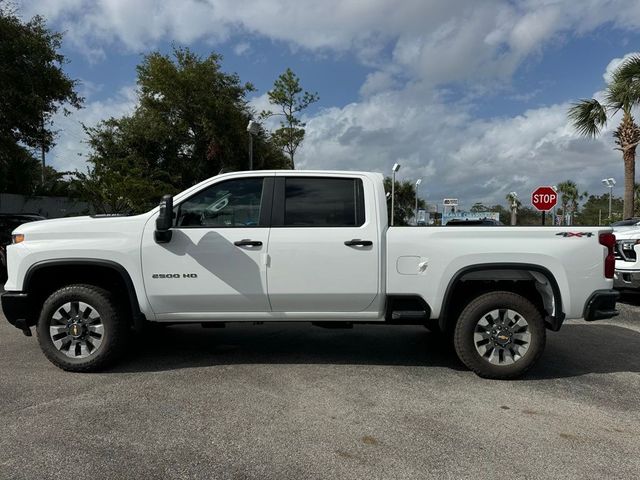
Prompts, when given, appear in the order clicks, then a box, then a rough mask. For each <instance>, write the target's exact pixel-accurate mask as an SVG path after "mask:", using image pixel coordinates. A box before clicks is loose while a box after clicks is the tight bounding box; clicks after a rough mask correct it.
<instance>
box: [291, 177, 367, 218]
mask: <svg viewBox="0 0 640 480" xmlns="http://www.w3.org/2000/svg"><path fill="white" fill-rule="evenodd" d="M363 223H364V195H363V192H362V181H361V180H359V179H351V178H293V177H290V178H287V179H286V182H285V206H284V226H287V227H359V226H360V225H362V224H363Z"/></svg>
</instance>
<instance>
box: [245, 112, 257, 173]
mask: <svg viewBox="0 0 640 480" xmlns="http://www.w3.org/2000/svg"><path fill="white" fill-rule="evenodd" d="M247 132H249V170H253V136H254V135H257V134H258V133H260V124H259V123H258V122H254V121H253V120H249V124H248V125H247Z"/></svg>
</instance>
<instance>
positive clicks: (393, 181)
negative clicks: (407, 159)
mask: <svg viewBox="0 0 640 480" xmlns="http://www.w3.org/2000/svg"><path fill="white" fill-rule="evenodd" d="M398 170H400V164H399V163H394V164H393V167H392V168H391V171H392V172H393V173H392V175H391V226H392V227H393V221H394V219H395V218H394V217H395V210H394V209H395V200H396V172H397V171H398Z"/></svg>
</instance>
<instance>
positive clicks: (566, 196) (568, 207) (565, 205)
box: [558, 180, 587, 224]
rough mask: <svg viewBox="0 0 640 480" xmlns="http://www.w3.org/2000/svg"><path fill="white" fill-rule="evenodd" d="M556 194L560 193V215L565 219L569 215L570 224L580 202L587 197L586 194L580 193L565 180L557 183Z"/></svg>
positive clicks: (573, 183)
mask: <svg viewBox="0 0 640 480" xmlns="http://www.w3.org/2000/svg"><path fill="white" fill-rule="evenodd" d="M558 192H559V193H560V204H561V205H562V215H563V217H564V218H565V221H566V216H567V215H569V216H570V218H571V223H572V224H573V219H574V216H575V214H576V213H577V212H578V206H579V204H580V202H581V201H582V200H583V199H584V198H586V197H587V192H583V193H580V192H579V190H578V186H577V185H576V183H575V182H574V181H572V180H565V181H564V182H560V183H558Z"/></svg>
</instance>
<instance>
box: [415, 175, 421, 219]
mask: <svg viewBox="0 0 640 480" xmlns="http://www.w3.org/2000/svg"><path fill="white" fill-rule="evenodd" d="M421 183H422V179H421V178H419V179H418V180H416V225H418V187H420V184H421Z"/></svg>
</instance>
